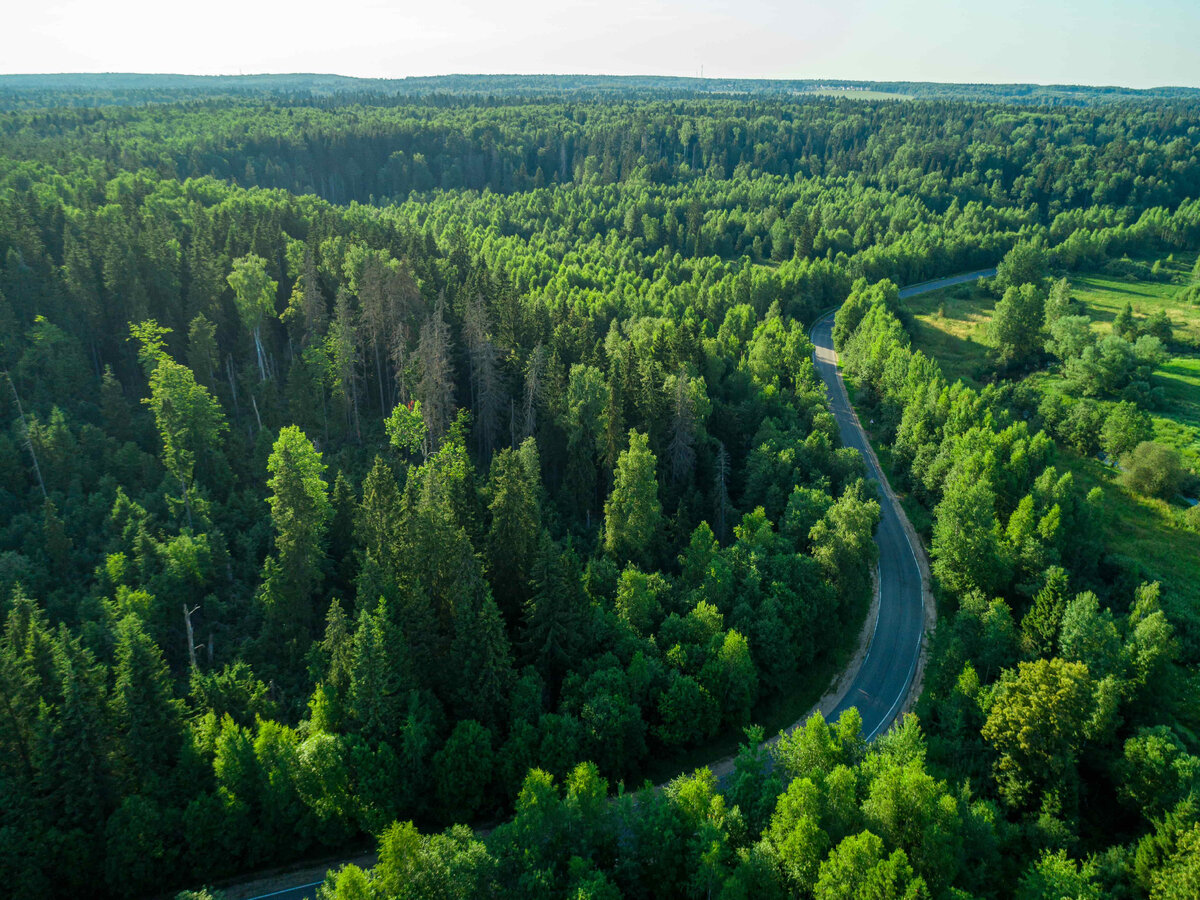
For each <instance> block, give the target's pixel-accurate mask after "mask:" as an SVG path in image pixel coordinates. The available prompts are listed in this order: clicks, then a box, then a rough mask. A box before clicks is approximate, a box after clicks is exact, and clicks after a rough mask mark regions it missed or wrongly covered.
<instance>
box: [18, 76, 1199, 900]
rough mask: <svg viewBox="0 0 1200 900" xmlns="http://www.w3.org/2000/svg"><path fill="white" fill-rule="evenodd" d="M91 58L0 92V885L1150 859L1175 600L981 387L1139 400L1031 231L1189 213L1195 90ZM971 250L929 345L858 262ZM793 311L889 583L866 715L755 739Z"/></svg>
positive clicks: (831, 569)
mask: <svg viewBox="0 0 1200 900" xmlns="http://www.w3.org/2000/svg"><path fill="white" fill-rule="evenodd" d="M140 87H146V88H147V89H151V88H152V89H155V90H161V91H165V92H166V93H163V94H162V95H161V96H158V97H156V98H154V100H153V102H147V100H148V98H143V99H142V100H141V101H139V102H132V103H123V102H121V101H120V100H119V99H116V98H114V97H111V96H108V95H106V94H105V92H107V91H113V90H116V89H117V88H116V87H114V85H113V83H108V82H104V81H99V82H97V83H96V84H85V85H83V86H81V87H78V88H77V89H75V90H73V91H72V90H66V89H64V88H63V86H62V85H57V86H55V85H53V84H50V85H46V86H41V87H38V88H37V90H38V91H40V92H41V93H37V94H36V95H31V96H34V97H35V99H34V100H32V101H30V102H29V103H24V102H22V103H17V104H10V103H8V101H7V100H6V101H5V103H6V108H7V111H6V112H3V113H2V114H0V381H2V382H3V383H0V416H2V421H3V430H2V431H0V618H2V619H3V623H4V624H3V630H2V634H0V722H2V725H0V796H3V797H4V798H5V802H4V803H3V804H0V882H2V883H4V884H5V885H7V886H9V890H10V891H11V892H12V894H13V896H20V897H25V896H29V897H34V896H39V897H40V896H45V897H59V896H62V897H67V896H79V895H81V894H82V895H88V896H111V897H128V896H131V897H141V896H158V895H173V894H175V893H176V892H178V891H180V890H185V889H189V888H194V887H196V886H197V885H201V884H208V885H214V884H217V883H225V882H228V883H233V882H236V881H238V880H239V879H241V878H244V877H247V876H248V873H252V872H254V871H256V870H261V869H263V868H266V867H270V866H276V865H281V864H287V863H292V862H296V861H298V860H303V859H315V858H331V857H337V856H339V855H343V856H351V855H354V854H355V853H356V852H361V850H362V849H363V848H364V847H365V846H368V845H370V846H376V847H377V849H378V864H377V865H375V866H374V867H373V868H371V869H369V870H366V869H361V868H359V867H356V866H353V865H348V866H344V867H337V868H335V869H334V870H332V871H331V872H330V874H329V876H328V878H327V879H326V882H325V884H324V885H323V886H322V887H321V888H320V893H321V896H322V897H324V898H326V900H352V898H353V900H357V898H378V900H384V898H399V897H431V896H438V897H462V898H467V897H482V896H495V897H510V896H511V897H573V898H616V897H622V896H629V897H706V898H708V897H722V898H727V900H732V898H740V897H746V898H749V897H756V898H757V897H789V896H798V897H809V896H814V897H819V898H823V900H824V898H842V897H845V898H851V897H863V898H865V897H871V898H891V897H896V898H900V897H904V898H918V897H929V898H942V897H945V898H956V900H966V898H971V897H977V898H989V897H1010V896H1019V897H1023V898H1025V897H1027V898H1047V900H1049V898H1059V897H1081V898H1091V897H1096V898H1099V897H1128V898H1143V897H1153V898H1176V897H1179V898H1183V897H1191V896H1194V895H1195V890H1196V885H1197V883H1200V798H1198V797H1197V795H1196V790H1197V779H1198V778H1200V720H1198V715H1200V707H1198V706H1197V704H1196V702H1195V698H1196V690H1197V682H1196V678H1197V667H1198V666H1200V616H1198V615H1197V611H1196V610H1195V609H1193V608H1192V607H1191V601H1190V599H1188V598H1186V597H1183V596H1177V595H1173V593H1172V590H1171V585H1170V584H1164V583H1161V581H1160V580H1156V579H1155V578H1153V573H1148V572H1147V571H1146V570H1145V568H1144V567H1141V566H1139V565H1137V561H1136V560H1131V559H1130V558H1129V557H1127V556H1124V555H1121V554H1119V553H1112V552H1108V551H1107V550H1104V549H1103V542H1102V540H1101V537H1100V535H1102V533H1103V532H1104V528H1105V523H1106V517H1107V516H1109V515H1110V510H1109V509H1108V508H1106V504H1105V501H1104V497H1103V495H1102V494H1101V493H1099V492H1098V491H1097V490H1085V489H1084V487H1083V486H1082V485H1079V484H1077V483H1076V481H1075V479H1074V477H1073V475H1072V473H1071V471H1070V466H1069V464H1068V462H1069V459H1070V454H1071V453H1076V452H1079V448H1078V447H1074V446H1072V444H1071V442H1070V440H1069V433H1068V432H1067V431H1066V430H1064V428H1063V427H1062V425H1061V423H1062V422H1063V421H1064V417H1065V416H1066V415H1067V413H1066V412H1064V411H1059V412H1058V413H1055V411H1054V410H1053V409H1051V408H1050V407H1047V408H1046V409H1041V408H1040V407H1039V406H1038V401H1037V399H1036V398H1031V396H1030V394H1029V392H1028V391H1027V390H1025V389H1023V388H1022V381H1023V379H1024V377H1025V376H1026V375H1027V374H1028V372H1029V371H1031V369H1032V368H1033V367H1034V366H1035V365H1040V364H1043V363H1044V362H1045V361H1046V360H1047V359H1053V360H1060V361H1061V365H1062V368H1063V373H1064V377H1065V378H1068V379H1073V381H1072V383H1073V384H1076V385H1077V390H1078V391H1079V392H1081V393H1082V394H1085V395H1088V396H1091V397H1095V398H1103V399H1104V400H1105V401H1106V402H1112V403H1114V404H1116V403H1118V402H1120V403H1124V404H1127V406H1125V407H1122V408H1123V409H1125V411H1126V413H1127V415H1126V416H1125V419H1124V420H1122V421H1124V422H1125V423H1126V425H1127V427H1124V429H1123V430H1122V428H1121V427H1120V426H1121V422H1118V423H1117V425H1114V426H1112V427H1111V429H1109V428H1108V426H1105V429H1106V430H1105V435H1106V437H1105V441H1106V442H1107V441H1108V437H1107V435H1108V432H1109V430H1111V431H1112V433H1113V437H1112V445H1111V446H1112V448H1113V449H1114V452H1120V453H1125V452H1129V451H1134V450H1137V449H1138V448H1139V446H1140V445H1141V444H1142V443H1145V442H1146V441H1144V440H1143V439H1144V438H1146V437H1148V435H1147V434H1145V433H1144V429H1143V430H1141V431H1139V430H1138V429H1139V422H1140V421H1141V420H1139V419H1138V416H1137V413H1138V410H1143V409H1149V408H1151V407H1153V405H1154V404H1155V403H1156V402H1158V401H1157V399H1156V395H1155V394H1154V391H1153V389H1152V387H1151V386H1150V373H1151V372H1153V370H1154V368H1155V366H1156V365H1158V364H1159V363H1160V362H1161V361H1162V359H1163V358H1164V357H1163V354H1164V353H1165V350H1164V348H1165V347H1167V346H1168V345H1170V346H1171V347H1172V348H1173V349H1174V350H1176V351H1180V352H1187V348H1186V347H1182V348H1181V347H1177V346H1175V344H1174V343H1172V342H1173V341H1175V334H1174V332H1172V330H1171V329H1172V323H1171V321H1170V319H1169V317H1168V318H1167V320H1166V321H1165V322H1163V321H1158V322H1150V321H1149V320H1143V321H1142V322H1140V323H1137V322H1133V321H1132V320H1131V321H1130V322H1127V323H1125V325H1123V326H1122V329H1123V330H1121V331H1120V332H1118V333H1117V334H1115V335H1113V336H1112V339H1111V340H1110V338H1108V337H1105V338H1103V339H1091V338H1088V337H1087V336H1081V334H1080V329H1079V327H1075V328H1074V330H1072V326H1071V323H1070V320H1071V319H1072V318H1077V317H1078V315H1077V314H1078V309H1077V308H1075V307H1073V306H1072V301H1071V297H1070V294H1069V291H1068V290H1067V289H1064V288H1063V287H1061V286H1060V281H1059V279H1062V278H1063V277H1064V276H1065V277H1070V276H1071V275H1072V273H1076V272H1079V271H1082V270H1088V269H1092V268H1095V267H1099V266H1103V265H1106V264H1108V263H1109V262H1111V261H1113V260H1118V261H1119V260H1121V259H1123V258H1125V257H1129V258H1130V259H1132V260H1151V261H1153V260H1156V259H1159V258H1163V257H1166V256H1168V255H1170V254H1177V253H1190V252H1194V251H1196V250H1198V249H1200V104H1197V103H1196V102H1195V101H1194V99H1191V98H1189V97H1187V96H1181V97H1176V98H1158V99H1157V100H1156V102H1155V103H1153V104H1149V103H1145V102H1142V101H1139V100H1131V99H1128V98H1125V99H1121V100H1117V99H1115V98H1110V99H1109V100H1107V101H1105V102H1099V103H1089V104H1084V105H1078V106H1076V105H1070V104H1067V105H1056V106H1049V105H1033V104H1031V103H1025V102H1023V103H1020V104H1013V103H1005V102H999V101H998V100H970V99H964V98H963V97H950V98H939V97H934V98H933V99H922V98H920V97H918V98H917V99H913V100H910V101H904V102H903V103H901V102H896V101H869V100H851V99H846V98H841V97H820V96H812V97H808V96H805V97H800V96H782V95H778V94H775V93H772V92H769V91H764V92H763V93H761V94H753V93H752V94H749V95H746V96H733V95H722V96H713V97H702V96H695V95H688V96H674V95H671V94H670V93H669V90H665V91H663V92H657V91H656V90H655V89H653V87H651V86H638V87H637V89H636V90H635V89H634V88H632V87H631V88H629V90H628V92H626V93H622V94H621V95H619V96H611V97H609V96H596V97H578V98H572V97H565V98H564V97H563V96H543V95H542V94H541V93H539V92H538V91H537V90H532V89H531V90H528V91H527V92H526V93H521V92H520V88H518V87H517V86H510V90H507V91H505V90H501V88H503V87H505V86H504V85H497V86H496V89H495V90H488V91H487V92H486V93H484V92H480V93H479V94H475V95H473V94H469V93H462V94H460V95H457V96H455V95H453V94H450V93H446V94H437V95H430V96H425V95H422V94H413V95H399V94H396V93H394V92H392V93H379V94H371V93H370V92H369V90H367V89H366V88H364V89H362V90H359V89H357V88H356V89H355V90H354V91H353V92H346V93H344V94H343V93H338V92H335V91H330V92H328V93H326V94H322V95H320V96H316V95H314V94H313V93H311V92H305V91H304V90H302V89H301V90H296V91H291V90H290V89H289V88H284V89H281V90H280V92H279V93H274V94H271V95H270V96H229V95H223V94H222V95H217V94H213V95H208V96H204V95H187V96H182V95H172V94H171V92H170V91H171V90H173V89H174V88H171V87H170V86H169V85H168V86H167V87H161V86H159V87H155V86H154V85H148V86H139V88H140ZM168 88H170V90H169V89H168ZM180 89H182V87H181V88H180ZM466 90H467V87H466V86H464V87H463V91H466ZM14 107H15V108H14ZM991 266H998V272H997V275H996V277H995V278H994V279H991V280H990V283H989V286H988V288H987V289H988V290H991V291H993V292H994V293H995V295H996V310H997V313H996V320H997V324H996V326H995V327H996V341H995V344H996V347H997V350H996V353H995V355H994V357H993V358H992V370H991V371H990V372H989V373H988V377H987V378H986V379H985V380H986V383H985V384H983V385H981V386H971V385H968V384H966V383H964V382H963V381H961V380H956V379H951V378H948V377H947V376H946V375H945V374H944V372H943V370H942V367H941V366H940V365H939V362H938V361H937V360H936V359H934V358H931V357H930V356H928V355H926V354H925V353H923V352H921V351H920V350H915V349H914V348H913V342H912V330H913V327H914V326H913V316H912V313H911V312H910V311H909V309H908V308H907V307H906V305H905V302H904V301H902V300H901V299H900V293H899V290H898V288H897V286H899V285H908V284H912V283H914V282H919V281H923V280H925V279H929V278H934V277H937V276H942V275H951V274H955V273H958V272H963V271H968V270H973V269H981V268H986V267H991ZM1145 266H1146V268H1149V263H1147V264H1145ZM1197 281H1200V272H1198V273H1197ZM835 307H840V309H839V311H838V313H837V317H836V324H835V328H834V338H835V341H836V343H837V347H838V350H839V353H840V354H841V358H842V363H843V366H844V369H845V372H846V375H847V378H848V379H850V380H851V381H852V383H853V385H854V387H855V394H856V402H857V403H858V404H859V406H860V410H862V412H863V414H864V415H866V414H869V415H870V417H871V421H872V423H873V425H877V426H878V429H879V433H880V435H881V441H882V442H883V443H884V444H885V445H886V446H887V447H888V450H889V453H888V460H889V472H890V477H891V479H892V483H893V487H894V488H895V489H896V490H897V491H899V492H902V493H903V495H904V497H905V502H906V503H907V504H910V505H911V509H912V510H913V513H912V514H913V515H916V512H917V511H923V514H924V515H925V517H926V519H927V522H928V527H927V528H924V529H923V531H924V533H925V537H926V538H927V540H928V545H929V550H930V556H931V558H932V560H933V574H934V581H935V586H934V587H935V592H936V595H937V600H938V612H939V621H938V625H937V628H936V631H935V632H934V634H933V636H932V641H931V646H930V653H929V664H928V669H927V673H926V677H925V683H924V691H923V693H922V696H921V698H920V701H919V702H918V703H917V706H916V709H915V712H914V714H913V715H910V716H907V717H905V718H904V720H903V721H902V722H900V723H898V725H897V727H896V728H895V729H894V730H893V731H892V732H891V733H889V734H888V735H886V736H885V737H882V738H880V739H878V740H876V741H874V742H873V743H870V744H866V743H864V741H863V739H862V735H861V733H860V727H859V725H860V722H859V719H858V718H857V714H856V713H855V712H853V711H852V712H849V713H846V714H845V715H843V716H842V717H841V718H840V719H839V720H838V721H836V722H829V723H826V722H825V721H824V720H823V719H822V718H820V717H819V716H817V717H814V718H813V719H811V720H810V721H809V722H808V723H807V724H806V725H805V726H804V727H802V728H800V729H797V730H796V731H795V732H793V733H792V734H790V735H789V736H787V737H785V738H783V739H781V740H780V741H779V742H778V743H777V744H775V745H774V746H773V747H772V748H770V749H765V748H763V747H761V742H762V739H763V737H764V728H763V724H764V721H765V720H766V718H767V717H768V716H769V715H770V711H771V710H777V709H779V708H781V707H782V708H786V707H787V705H788V704H789V703H795V702H797V701H796V698H797V697H804V696H807V695H808V694H810V693H812V692H814V691H815V694H816V695H819V694H820V693H821V691H822V690H823V688H824V681H825V680H827V678H828V673H829V667H830V666H831V665H833V664H834V663H835V661H836V660H837V659H838V658H840V657H839V653H840V651H841V650H842V648H844V647H845V646H846V645H847V643H848V641H852V640H853V639H854V638H855V637H856V635H857V633H858V630H859V628H860V626H861V624H862V622H863V620H864V617H865V616H866V613H867V608H868V606H869V604H870V598H871V594H872V572H873V570H874V564H875V554H876V552H877V551H876V548H875V544H874V543H873V541H872V535H873V533H874V529H875V527H876V524H877V522H878V520H879V515H880V507H879V500H878V497H877V495H876V492H875V489H874V488H873V487H872V486H871V484H870V483H869V482H868V481H867V480H866V479H865V474H866V470H865V467H864V464H863V461H862V459H861V457H860V456H859V455H858V453H857V452H856V451H853V450H850V449H847V448H844V447H842V446H841V445H840V440H839V437H838V429H837V426H836V423H835V421H834V419H833V416H832V414H831V412H830V409H829V404H828V401H827V399H826V396H825V392H824V389H823V387H822V385H821V382H820V380H819V378H818V377H817V375H816V371H815V368H814V365H813V361H812V353H813V346H812V344H811V342H810V340H809V337H808V327H809V326H810V325H811V324H812V323H813V322H814V321H815V320H816V319H817V318H818V316H819V315H821V314H822V313H824V312H826V311H828V310H831V309H833V308H835ZM1075 324H1076V326H1078V323H1075ZM1156 342H1157V343H1156ZM1043 345H1044V346H1045V347H1046V351H1045V353H1044V354H1043V353H1041V352H1040V351H1038V349H1037V348H1038V347H1040V346H1043ZM1031 348H1032V349H1031ZM1031 353H1032V354H1034V355H1036V357H1037V358H1036V359H1032V358H1030V356H1029V354H1031ZM1096 428H1097V434H1098V433H1099V431H1098V429H1099V428H1100V425H1099V424H1097V425H1096ZM1097 440H1099V438H1097ZM1150 443H1152V442H1150ZM1106 446H1108V445H1107V443H1106ZM1084 449H1086V450H1088V451H1091V450H1093V449H1094V448H1093V447H1090V446H1089V447H1086V448H1084ZM1146 452H1152V451H1146ZM1184 462H1185V461H1181V462H1180V466H1181V468H1180V469H1179V470H1178V471H1175V472H1174V474H1173V475H1172V477H1173V478H1175V479H1176V480H1175V482H1174V485H1175V487H1177V488H1179V489H1181V490H1188V489H1189V488H1190V485H1192V484H1194V480H1195V478H1196V473H1195V472H1194V471H1190V470H1188V469H1187V467H1186V465H1185V464H1184ZM1149 470H1150V473H1151V475H1154V474H1156V473H1157V471H1158V470H1157V468H1156V465H1155V464H1154V463H1153V461H1151V462H1150V464H1149ZM1189 479H1191V480H1190V481H1189ZM1179 527H1180V528H1186V527H1188V526H1187V524H1186V522H1184V521H1183V520H1181V522H1180V525H1179ZM804 708H807V705H805V706H804ZM801 711H802V710H801ZM723 741H724V742H728V743H729V744H730V745H732V743H733V742H736V741H741V742H742V745H741V750H740V751H739V753H738V757H737V761H736V765H735V771H734V774H733V775H732V776H731V777H730V778H729V779H728V781H727V782H722V783H719V782H718V781H717V779H716V778H714V777H713V776H712V773H711V772H710V771H709V770H708V769H705V768H699V769H695V765H696V763H697V761H699V760H703V759H706V758H711V757H712V756H715V755H717V754H716V753H712V752H709V748H712V747H714V746H717V745H719V744H721V742H723ZM664 765H666V766H667V767H668V768H669V767H670V766H671V765H674V769H673V771H672V772H671V774H673V775H675V774H677V775H678V777H676V778H673V779H671V780H670V781H669V783H668V784H666V785H665V786H664V787H663V788H662V789H661V790H659V789H655V788H654V787H653V782H652V778H651V775H652V774H657V773H659V772H661V771H662V769H663V766H664ZM679 773H682V774H679ZM204 893H207V892H196V893H191V892H186V891H185V894H186V895H188V896H201V895H202V894H204ZM216 893H218V892H216V891H214V892H213V895H216Z"/></svg>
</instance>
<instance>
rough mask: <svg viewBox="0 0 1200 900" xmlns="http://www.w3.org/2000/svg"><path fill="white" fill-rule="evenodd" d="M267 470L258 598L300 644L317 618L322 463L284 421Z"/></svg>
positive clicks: (324, 503)
mask: <svg viewBox="0 0 1200 900" xmlns="http://www.w3.org/2000/svg"><path fill="white" fill-rule="evenodd" d="M267 470H268V471H269V472H270V475H271V477H270V478H269V479H268V480H267V487H268V488H270V490H271V496H270V498H269V499H268V501H267V502H268V503H269V504H270V507H271V521H272V524H273V525H274V526H275V553H274V555H272V556H271V557H268V559H267V561H266V564H265V566H264V570H263V575H264V578H263V587H262V592H261V599H262V603H263V606H264V607H265V611H266V614H267V619H268V621H269V622H270V623H271V624H272V626H273V627H274V628H275V629H277V633H278V634H279V636H281V637H284V638H285V639H290V640H299V641H303V642H305V644H306V642H307V640H308V638H309V636H310V634H311V632H312V628H313V626H314V625H315V624H316V621H317V619H316V617H317V612H318V611H317V608H316V600H317V596H318V592H319V590H320V588H321V582H322V579H323V568H324V560H325V546H324V541H325V532H326V529H327V526H328V521H329V513H330V505H329V496H328V493H327V485H326V483H325V479H324V477H323V473H324V471H325V464H324V463H323V462H322V461H321V454H320V452H319V451H318V450H317V449H316V448H315V447H313V445H312V441H310V440H309V439H308V438H307V437H306V436H305V434H304V432H302V431H301V430H300V429H299V428H297V427H296V426H294V425H289V426H288V427H286V428H284V429H283V430H282V431H280V432H279V438H278V439H277V440H276V441H275V446H274V449H273V450H272V452H271V457H270V459H269V460H268V461H267ZM301 649H302V648H301Z"/></svg>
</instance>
